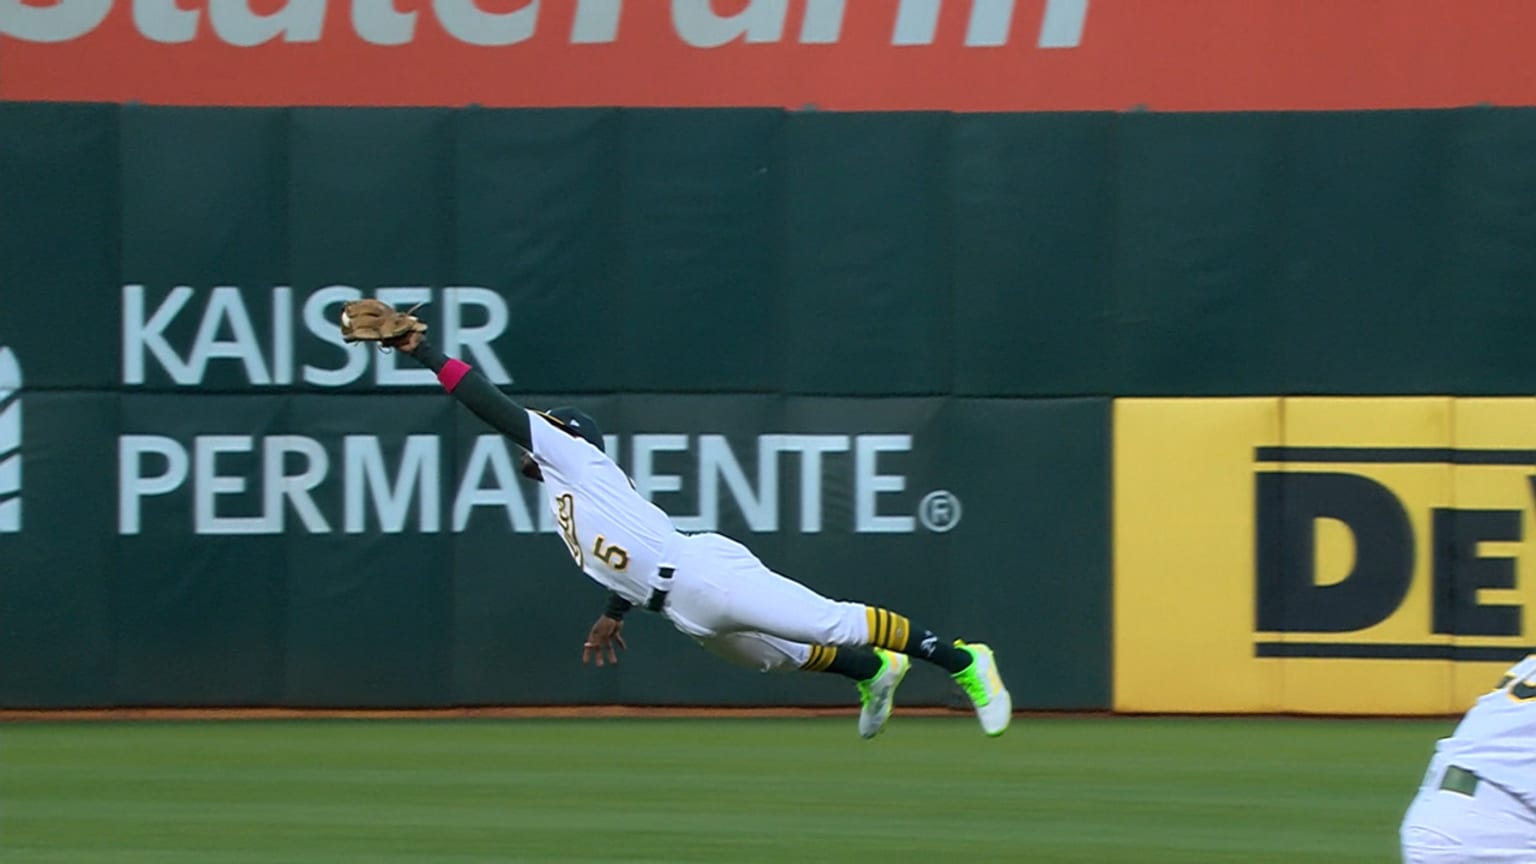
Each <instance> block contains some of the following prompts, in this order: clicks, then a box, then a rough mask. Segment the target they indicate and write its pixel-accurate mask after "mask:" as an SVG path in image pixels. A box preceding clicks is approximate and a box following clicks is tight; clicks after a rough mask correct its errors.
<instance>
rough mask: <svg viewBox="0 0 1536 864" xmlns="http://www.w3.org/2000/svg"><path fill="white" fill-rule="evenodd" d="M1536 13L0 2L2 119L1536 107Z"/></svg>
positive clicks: (801, 0) (1293, 2) (1266, 7)
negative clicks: (33, 110) (457, 110)
mask: <svg viewBox="0 0 1536 864" xmlns="http://www.w3.org/2000/svg"><path fill="white" fill-rule="evenodd" d="M1532 33H1536V4H1533V3H1530V2H1528V0H1413V2H1411V3H1404V2H1401V0H1241V2H1238V0H1176V2H1162V0H858V2H856V3H855V2H848V0H0V98H4V99H17V100H87V101H131V100H137V101H142V102H149V103H160V104H175V105H465V104H481V105H487V106H530V107H549V106H594V105H625V106H675V107H692V106H777V107H790V108H800V107H808V106H815V107H817V108H821V109H825V110H853V111H862V110H930V109H932V110H959V111H1043V110H1095V109H1111V110H1114V109H1127V108H1134V107H1137V106H1144V107H1147V108H1150V109H1153V110H1215V111H1232V110H1289V109H1359V108H1428V107H1448V106H1457V105H1472V104H1479V103H1485V102H1486V103H1492V104H1496V105H1536V65H1532V64H1531V63H1530V62H1529V46H1528V43H1529V40H1530V36H1531V34H1532Z"/></svg>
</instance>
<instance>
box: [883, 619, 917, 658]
mask: <svg viewBox="0 0 1536 864" xmlns="http://www.w3.org/2000/svg"><path fill="white" fill-rule="evenodd" d="M891 617H893V618H895V619H896V624H895V626H894V627H892V628H891V644H889V645H887V646H886V647H887V648H889V649H891V650H892V651H903V650H905V649H906V647H907V637H908V634H909V633H911V632H912V621H911V619H909V618H908V617H907V616H905V615H892V616H891Z"/></svg>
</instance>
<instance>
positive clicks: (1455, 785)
mask: <svg viewBox="0 0 1536 864" xmlns="http://www.w3.org/2000/svg"><path fill="white" fill-rule="evenodd" d="M1479 786H1487V787H1489V788H1492V789H1497V790H1499V791H1500V792H1502V793H1504V795H1505V796H1507V797H1508V798H1509V799H1510V800H1513V801H1516V802H1518V803H1519V804H1521V805H1522V806H1523V807H1525V809H1527V810H1529V811H1531V812H1532V813H1536V805H1532V804H1531V802H1529V801H1527V800H1525V799H1524V798H1522V797H1520V796H1519V795H1517V794H1515V792H1514V791H1513V790H1511V789H1507V788H1505V787H1503V786H1500V785H1499V784H1497V783H1495V782H1493V781H1492V780H1489V779H1488V778H1486V777H1479V776H1477V774H1476V773H1474V772H1472V771H1468V770H1467V769H1465V768H1463V767H1461V766H1460V765H1452V766H1450V767H1449V768H1447V769H1445V773H1444V774H1443V775H1441V777H1440V788H1441V789H1443V790H1445V791H1446V792H1454V793H1456V794H1457V795H1466V796H1468V797H1472V796H1474V795H1475V794H1477V787H1479Z"/></svg>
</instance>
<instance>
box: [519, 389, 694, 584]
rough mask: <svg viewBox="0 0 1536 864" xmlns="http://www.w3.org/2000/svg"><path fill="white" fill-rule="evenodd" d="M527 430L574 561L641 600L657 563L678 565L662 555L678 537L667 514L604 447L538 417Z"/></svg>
mask: <svg viewBox="0 0 1536 864" xmlns="http://www.w3.org/2000/svg"><path fill="white" fill-rule="evenodd" d="M535 416H538V415H535ZM532 430H533V431H532V437H533V456H534V458H535V459H536V460H537V461H538V462H539V464H540V466H541V469H542V471H543V476H544V485H545V488H546V490H547V492H548V494H549V498H550V506H551V508H552V509H553V510H554V512H555V521H556V522H557V523H558V524H559V527H560V534H561V537H562V538H563V539H564V540H565V544H566V547H567V548H568V549H569V550H570V553H571V557H572V558H573V559H575V561H576V566H578V567H580V568H581V569H582V570H583V571H584V572H585V573H586V574H587V575H588V576H591V577H592V578H593V579H594V580H596V581H597V582H599V583H601V584H602V585H604V586H606V587H608V588H610V589H612V590H614V591H617V592H618V593H619V594H620V595H621V596H623V597H624V598H625V599H627V600H629V601H630V602H632V603H644V602H645V601H646V600H647V599H648V598H649V597H650V594H651V591H652V589H653V588H655V587H656V581H655V580H656V576H657V571H658V569H659V568H660V567H661V565H663V564H675V563H676V562H675V561H670V560H667V559H668V558H669V557H671V556H674V555H675V554H676V549H677V545H678V543H679V542H680V539H681V535H679V534H678V533H677V528H676V527H675V526H674V525H673V524H672V520H671V518H670V517H668V516H667V514H666V513H665V512H664V511H662V509H661V508H660V507H657V506H656V505H655V504H652V503H651V502H650V501H648V500H646V498H645V497H644V496H643V495H641V494H640V493H639V492H637V491H636V490H635V488H634V484H632V483H631V482H630V480H629V475H627V474H625V473H624V471H623V469H621V468H619V466H618V465H616V464H614V462H613V460H612V459H610V458H608V457H607V456H606V455H605V454H604V453H603V452H602V451H601V450H598V449H597V448H596V447H594V446H592V445H591V444H589V443H587V442H586V441H584V440H582V439H580V438H577V437H574V436H571V435H568V434H567V433H565V432H562V431H559V430H558V429H557V428H556V427H554V426H552V425H550V424H547V423H545V422H544V421H543V420H537V421H536V422H535V423H534V425H533V427H532Z"/></svg>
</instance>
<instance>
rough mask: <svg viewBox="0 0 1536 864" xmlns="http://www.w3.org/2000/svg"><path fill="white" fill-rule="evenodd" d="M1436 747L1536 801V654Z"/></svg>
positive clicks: (1514, 668) (1456, 761)
mask: <svg viewBox="0 0 1536 864" xmlns="http://www.w3.org/2000/svg"><path fill="white" fill-rule="evenodd" d="M1436 751H1437V752H1438V753H1439V754H1440V755H1441V756H1443V757H1444V758H1445V759H1446V760H1448V761H1449V762H1450V764H1453V765H1457V766H1460V767H1462V768H1465V769H1467V770H1469V771H1472V772H1474V773H1476V774H1477V775H1478V776H1479V777H1483V778H1486V779H1487V780H1489V781H1491V782H1493V783H1497V784H1499V785H1500V786H1503V787H1504V788H1506V789H1508V790H1510V791H1511V792H1514V793H1516V794H1517V795H1519V796H1520V797H1522V798H1524V799H1525V800H1527V801H1531V802H1536V655H1530V656H1527V657H1526V658H1525V659H1524V660H1521V661H1520V662H1519V663H1516V664H1515V665H1514V666H1512V667H1510V669H1509V671H1508V672H1506V673H1505V674H1504V677H1503V678H1502V679H1501V680H1500V681H1499V682H1498V686H1497V687H1495V688H1494V689H1493V690H1491V691H1489V692H1487V693H1484V694H1483V695H1482V696H1479V697H1478V699H1477V702H1476V703H1474V704H1473V705H1472V708H1471V709H1470V710H1468V711H1467V713H1466V716H1464V717H1462V719H1461V722H1460V723H1459V724H1457V726H1456V731H1455V732H1453V733H1451V737H1449V738H1445V739H1442V740H1441V741H1440V742H1439V743H1438V744H1437V745H1436Z"/></svg>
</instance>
